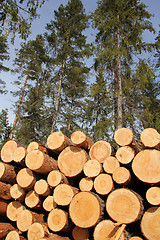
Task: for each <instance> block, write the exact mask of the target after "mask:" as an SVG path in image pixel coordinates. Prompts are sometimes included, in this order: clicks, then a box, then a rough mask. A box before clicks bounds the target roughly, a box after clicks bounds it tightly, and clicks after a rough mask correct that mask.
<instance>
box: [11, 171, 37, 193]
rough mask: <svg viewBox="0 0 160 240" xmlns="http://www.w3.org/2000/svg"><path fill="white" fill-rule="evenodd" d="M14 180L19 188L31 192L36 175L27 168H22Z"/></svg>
mask: <svg viewBox="0 0 160 240" xmlns="http://www.w3.org/2000/svg"><path fill="white" fill-rule="evenodd" d="M16 179H17V183H18V185H19V186H20V187H21V188H24V189H27V190H31V189H33V187H34V184H35V182H36V175H35V174H34V173H33V172H32V171H31V170H30V169H29V168H22V169H21V170H20V171H19V172H18V174H17V178H16Z"/></svg>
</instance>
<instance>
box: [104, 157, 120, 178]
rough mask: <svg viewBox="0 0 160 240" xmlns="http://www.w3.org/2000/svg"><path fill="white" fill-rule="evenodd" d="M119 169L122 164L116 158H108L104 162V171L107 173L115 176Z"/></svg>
mask: <svg viewBox="0 0 160 240" xmlns="http://www.w3.org/2000/svg"><path fill="white" fill-rule="evenodd" d="M118 167H120V163H119V162H118V160H117V159H116V158H115V157H108V158H107V159H106V160H105V161H104V162H103V169H104V171H105V172H106V173H109V174H113V172H114V170H116V168H118Z"/></svg>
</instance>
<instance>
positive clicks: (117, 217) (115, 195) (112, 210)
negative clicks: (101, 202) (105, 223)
mask: <svg viewBox="0 0 160 240" xmlns="http://www.w3.org/2000/svg"><path fill="white" fill-rule="evenodd" d="M142 210H143V209H142V202H141V199H140V197H139V196H138V195H137V194H135V193H134V192H133V191H131V190H129V189H126V188H119V189H116V190H114V191H113V192H111V193H110V194H109V196H108V198H107V201H106V211H107V213H108V214H109V216H110V217H111V218H112V219H113V220H114V221H116V222H118V223H125V224H129V223H132V222H135V221H137V220H139V218H140V217H141V214H142Z"/></svg>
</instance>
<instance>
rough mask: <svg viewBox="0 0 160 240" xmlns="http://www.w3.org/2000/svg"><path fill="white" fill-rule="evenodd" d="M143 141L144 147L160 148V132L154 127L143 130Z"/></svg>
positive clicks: (141, 137) (141, 136)
mask: <svg viewBox="0 0 160 240" xmlns="http://www.w3.org/2000/svg"><path fill="white" fill-rule="evenodd" d="M140 139H141V142H142V144H143V146H144V147H146V148H147V147H148V148H158V149H159V147H160V134H159V133H158V132H157V130H156V129H154V128H146V129H144V130H143V131H142V132H141V135H140Z"/></svg>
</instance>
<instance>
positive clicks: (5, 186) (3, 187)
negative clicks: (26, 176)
mask: <svg viewBox="0 0 160 240" xmlns="http://www.w3.org/2000/svg"><path fill="white" fill-rule="evenodd" d="M11 186H12V185H11V184H9V183H4V182H1V181H0V198H2V199H5V200H10V199H11V194H10V188H11Z"/></svg>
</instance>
